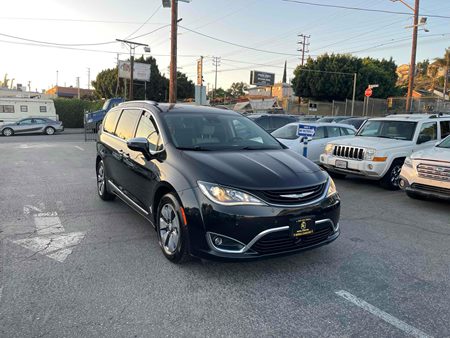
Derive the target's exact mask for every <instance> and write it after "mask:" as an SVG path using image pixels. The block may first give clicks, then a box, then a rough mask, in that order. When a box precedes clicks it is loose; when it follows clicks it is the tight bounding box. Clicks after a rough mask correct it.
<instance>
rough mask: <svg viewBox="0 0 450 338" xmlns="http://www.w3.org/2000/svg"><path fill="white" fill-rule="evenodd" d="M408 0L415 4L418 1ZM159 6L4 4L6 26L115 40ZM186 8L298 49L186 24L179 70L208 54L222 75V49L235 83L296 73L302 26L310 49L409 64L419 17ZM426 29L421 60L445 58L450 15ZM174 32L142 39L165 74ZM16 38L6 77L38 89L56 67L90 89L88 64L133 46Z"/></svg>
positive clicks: (157, 22) (54, 36)
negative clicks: (257, 75) (256, 73)
mask: <svg viewBox="0 0 450 338" xmlns="http://www.w3.org/2000/svg"><path fill="white" fill-rule="evenodd" d="M406 1H407V2H409V3H413V0H406ZM311 2H316V3H323V4H333V5H343V6H355V7H364V8H373V9H386V10H392V11H402V12H405V11H408V9H407V8H406V7H405V6H404V5H402V4H401V3H400V2H392V1H390V0H379V1H371V2H369V1H367V0H335V1H331V0H311ZM160 4H161V0H145V1H144V0H127V1H119V0H109V1H106V0H90V1H87V0H76V1H75V0H65V1H56V0H42V1H39V2H37V1H29V0H25V1H20V2H12V1H8V3H4V4H2V11H1V13H0V33H1V34H8V35H14V36H17V37H22V38H27V39H33V40H39V41H49V42H56V43H65V44H88V43H98V42H109V41H114V40H115V39H116V38H125V37H127V36H128V35H130V34H131V33H132V32H134V31H135V30H136V29H137V28H138V27H139V26H141V24H142V23H143V22H145V21H146V20H147V19H148V18H149V16H150V15H151V14H152V13H153V12H155V11H156V10H157V9H158V7H159V6H160ZM421 12H422V13H426V14H438V15H447V16H450V1H447V0H445V1H444V0H422V1H421ZM179 16H180V17H181V18H183V20H182V22H181V23H180V25H182V26H185V27H188V28H190V29H193V30H196V31H198V32H201V33H204V34H207V35H211V36H214V37H217V38H219V39H223V40H227V41H231V42H234V43H237V44H241V45H246V46H250V47H254V48H258V49H264V50H268V51H273V52H277V53H285V54H292V55H278V54H273V53H264V52H258V51H253V50H246V49H243V48H239V47H235V46H230V45H227V44H224V43H222V42H219V41H214V40H212V39H208V38H206V37H203V36H199V35H197V34H194V33H192V32H188V31H186V30H183V29H182V28H180V29H179V33H180V35H179V50H178V53H179V62H178V64H179V66H180V67H181V69H180V70H181V71H183V72H185V73H187V74H188V76H189V77H190V78H191V79H192V80H193V81H195V77H196V74H195V72H196V60H197V58H198V57H199V56H200V55H203V56H205V57H206V58H205V66H204V71H205V76H204V77H205V80H206V81H205V82H206V84H208V83H210V84H211V85H212V84H213V83H214V74H213V72H212V70H213V66H212V62H211V56H220V57H222V62H221V66H220V67H219V73H218V85H219V86H222V87H229V85H230V84H231V83H232V82H234V81H244V82H248V80H249V76H250V75H249V74H250V70H252V69H256V70H261V71H269V72H274V73H276V80H281V76H282V72H283V65H284V61H285V60H287V62H288V67H289V72H288V77H292V71H293V69H294V68H295V66H296V65H298V64H299V62H300V59H299V56H297V55H299V52H297V48H298V46H297V40H298V37H297V34H300V33H303V34H307V35H311V39H310V43H311V45H310V47H309V49H310V54H311V55H312V56H313V57H314V56H315V55H319V54H322V53H324V52H329V53H330V52H335V53H344V52H345V53H348V52H353V53H354V54H355V55H358V56H371V57H374V58H383V57H384V58H389V57H393V58H394V60H395V61H396V62H397V63H398V64H403V63H408V62H409V56H410V49H411V47H410V44H411V41H410V36H411V33H412V32H411V29H407V28H405V27H406V26H408V25H410V24H411V23H412V19H411V18H410V17H408V16H402V15H393V14H381V13H366V12H356V11H349V10H344V9H332V8H323V7H314V6H307V5H301V4H295V3H289V2H284V1H282V0H248V1H239V0H221V1H213V0H192V2H191V3H190V4H186V3H180V5H179ZM48 19H51V20H48ZM68 20H82V21H68ZM89 20H92V21H105V22H90V21H89ZM106 21H107V22H106ZM169 22H170V10H169V9H165V8H160V9H159V10H158V11H157V12H156V14H155V16H154V17H153V18H152V19H151V20H150V21H149V22H148V24H146V25H144V27H142V28H141V29H140V30H139V31H138V32H137V33H136V34H135V35H140V34H144V33H148V32H150V31H152V30H154V29H156V28H159V27H161V26H163V25H165V24H168V23H169ZM427 28H428V29H429V30H430V32H428V33H425V32H423V31H420V32H419V36H420V39H419V47H418V60H422V59H425V58H429V59H433V58H435V57H438V56H441V55H443V53H444V49H445V48H446V47H450V19H438V18H429V19H428V24H427ZM169 34H170V29H169V27H166V28H162V29H160V30H159V31H157V32H155V33H153V34H150V35H147V36H144V37H142V38H139V39H136V41H138V42H143V43H148V44H149V45H150V46H151V49H152V55H154V56H155V57H156V59H157V61H158V65H159V67H160V70H161V72H162V73H166V74H167V73H168V71H167V67H168V65H169V57H168V54H169V52H170V40H169ZM6 41H8V42H6ZM11 42H14V43H11ZM17 42H24V41H21V40H17V39H14V38H10V37H5V36H0V50H1V51H2V52H1V53H0V76H1V77H3V74H4V73H8V75H9V77H10V78H15V79H16V80H15V82H16V83H17V82H19V83H23V84H25V83H27V82H28V81H31V87H32V89H35V88H37V89H38V90H41V89H46V88H49V87H51V86H52V85H54V84H55V82H56V71H57V70H58V71H59V84H60V85H64V84H66V85H75V79H76V77H77V76H79V77H80V81H81V84H82V86H83V87H86V86H87V68H90V69H91V79H94V78H95V75H96V74H97V72H99V71H101V70H102V69H105V68H109V67H113V66H114V65H115V62H116V57H117V56H116V53H117V52H120V53H126V52H127V49H126V48H125V47H124V46H121V45H120V44H117V43H114V44H107V45H102V46H85V47H73V48H83V49H90V50H97V52H94V51H81V50H75V49H71V50H67V49H60V48H58V49H57V48H50V47H42V46H31V45H21V44H17ZM137 54H139V52H137ZM125 57H126V55H125V54H122V55H121V58H125ZM265 65H266V66H265Z"/></svg>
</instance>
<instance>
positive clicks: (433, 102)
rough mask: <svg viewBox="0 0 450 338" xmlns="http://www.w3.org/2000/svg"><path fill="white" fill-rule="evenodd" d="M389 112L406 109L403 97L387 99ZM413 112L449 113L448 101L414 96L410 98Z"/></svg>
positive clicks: (402, 111)
mask: <svg viewBox="0 0 450 338" xmlns="http://www.w3.org/2000/svg"><path fill="white" fill-rule="evenodd" d="M387 104H388V112H389V114H399V113H404V112H405V111H406V98H405V97H391V98H389V99H387ZM411 112H413V113H416V114H417V113H450V102H449V101H444V100H442V99H436V98H435V97H414V98H412V100H411Z"/></svg>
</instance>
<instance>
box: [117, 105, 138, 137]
mask: <svg viewBox="0 0 450 338" xmlns="http://www.w3.org/2000/svg"><path fill="white" fill-rule="evenodd" d="M141 113H142V111H141V110H135V109H125V110H124V111H123V113H122V115H120V119H119V122H118V123H117V128H116V133H115V134H116V136H117V137H120V138H121V139H124V140H129V139H130V138H132V137H133V135H134V131H135V128H136V124H137V122H138V120H139V117H140V116H141Z"/></svg>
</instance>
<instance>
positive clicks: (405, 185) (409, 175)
mask: <svg viewBox="0 0 450 338" xmlns="http://www.w3.org/2000/svg"><path fill="white" fill-rule="evenodd" d="M399 179H400V188H401V189H402V190H405V191H407V192H411V193H413V194H416V195H420V196H422V197H425V198H437V199H442V200H446V201H450V183H449V182H442V181H437V180H431V179H428V178H423V177H419V176H418V174H417V171H416V169H415V168H411V167H408V166H405V165H404V166H403V168H402V171H401V173H400V178H399Z"/></svg>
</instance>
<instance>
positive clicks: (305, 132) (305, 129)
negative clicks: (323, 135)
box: [297, 124, 316, 137]
mask: <svg viewBox="0 0 450 338" xmlns="http://www.w3.org/2000/svg"><path fill="white" fill-rule="evenodd" d="M314 135H316V127H315V126H308V125H306V124H299V125H298V129H297V136H300V137H313V136H314Z"/></svg>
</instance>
